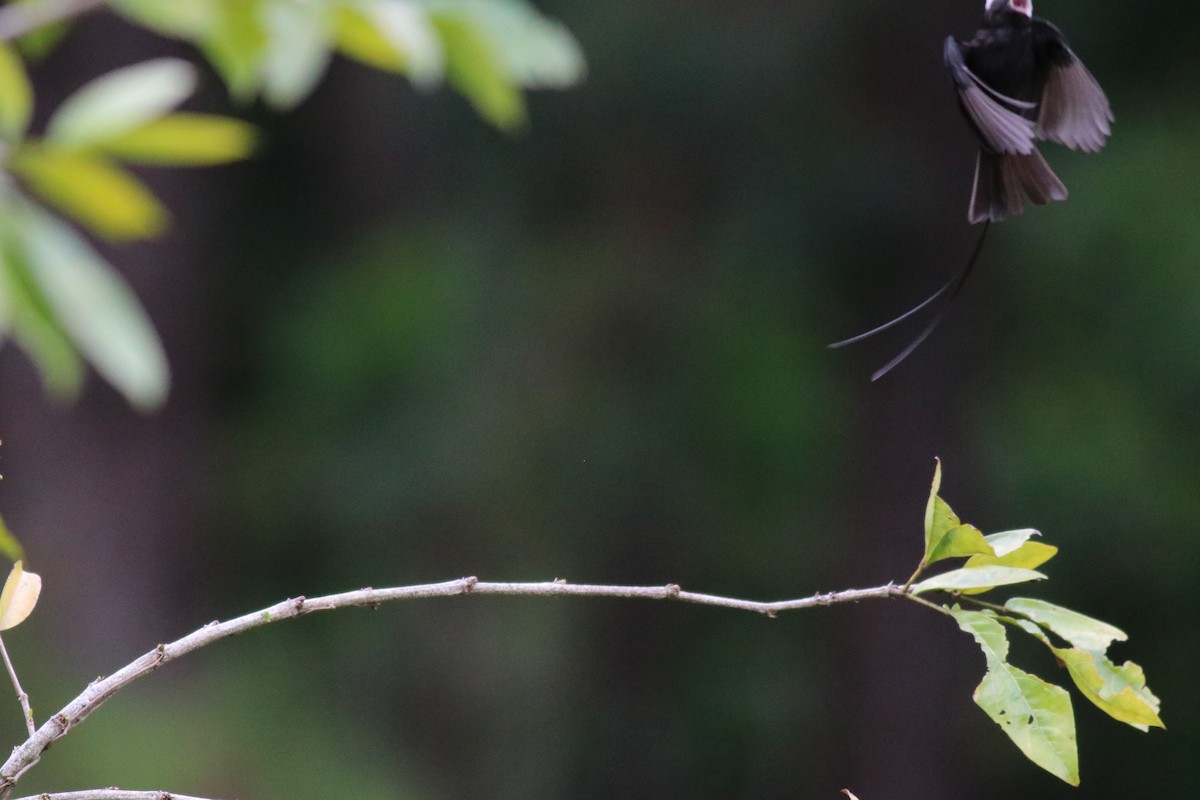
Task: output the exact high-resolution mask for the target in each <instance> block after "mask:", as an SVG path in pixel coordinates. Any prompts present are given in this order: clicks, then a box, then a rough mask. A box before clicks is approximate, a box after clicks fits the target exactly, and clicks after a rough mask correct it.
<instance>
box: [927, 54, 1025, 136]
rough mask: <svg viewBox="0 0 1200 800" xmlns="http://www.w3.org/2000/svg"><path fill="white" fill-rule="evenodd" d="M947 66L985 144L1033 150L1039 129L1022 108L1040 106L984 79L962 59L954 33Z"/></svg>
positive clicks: (966, 109) (947, 57)
mask: <svg viewBox="0 0 1200 800" xmlns="http://www.w3.org/2000/svg"><path fill="white" fill-rule="evenodd" d="M944 53H945V61H946V69H948V70H950V77H952V78H953V79H954V85H955V86H956V87H957V88H958V99H959V101H960V102H961V103H962V107H963V110H964V111H965V112H966V113H967V117H968V118H969V119H970V120H971V123H972V124H973V125H974V126H975V130H976V131H978V132H979V136H980V137H981V138H982V139H983V141H984V143H985V144H986V145H987V146H988V147H989V148H990V149H991V150H992V151H993V152H996V153H1021V154H1027V153H1031V152H1033V149H1034V142H1035V141H1036V139H1037V132H1036V130H1035V128H1034V123H1033V121H1032V120H1029V119H1026V118H1025V117H1023V116H1021V114H1020V112H1019V110H1029V109H1033V108H1036V107H1037V104H1036V103H1029V102H1026V101H1024V100H1017V99H1016V98H1013V97H1007V96H1005V95H1003V94H1001V93H1000V92H997V91H996V90H995V89H993V88H992V87H990V86H988V85H987V84H986V83H984V82H983V80H981V79H980V78H979V76H977V75H976V74H975V73H973V72H971V70H970V69H969V68H968V67H967V65H966V63H965V62H964V61H963V54H962V47H961V46H960V45H959V43H958V42H957V41H955V39H954V37H953V36H948V37H946V46H945V51H944Z"/></svg>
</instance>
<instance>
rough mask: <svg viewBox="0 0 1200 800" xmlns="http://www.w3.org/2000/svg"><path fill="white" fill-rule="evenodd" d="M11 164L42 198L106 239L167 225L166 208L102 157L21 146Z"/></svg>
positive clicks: (148, 233)
mask: <svg viewBox="0 0 1200 800" xmlns="http://www.w3.org/2000/svg"><path fill="white" fill-rule="evenodd" d="M12 169H13V171H14V172H16V173H17V174H19V175H20V176H21V177H22V178H24V179H25V180H26V181H27V182H28V184H29V186H30V188H32V189H33V191H35V192H36V193H37V194H39V195H40V196H41V197H43V198H44V199H45V200H46V201H47V202H49V203H51V204H52V205H54V206H56V207H57V208H59V209H60V210H62V211H63V213H65V214H67V215H68V216H71V217H74V218H75V219H76V220H78V221H79V222H80V223H82V224H83V225H85V226H87V227H88V228H90V229H91V230H93V231H95V232H96V233H98V234H99V235H101V236H103V237H105V238H107V239H112V240H114V241H121V240H127V239H145V238H149V237H153V236H156V235H158V234H159V233H161V232H162V230H163V229H164V228H165V227H166V224H167V212H166V209H164V208H163V207H162V205H161V204H160V203H159V202H158V200H157V199H155V197H154V195H152V194H150V191H149V190H148V189H146V187H144V186H143V185H142V184H141V183H140V182H139V181H138V180H137V179H135V178H134V177H133V176H132V175H130V174H129V173H127V172H125V171H124V170H122V169H121V168H120V167H118V166H117V165H116V164H114V163H113V162H112V161H110V160H109V159H107V158H104V157H102V156H99V155H94V154H88V153H83V152H75V151H67V152H60V151H56V150H52V149H49V148H34V147H26V148H22V149H21V150H20V151H18V153H17V156H16V158H15V159H14V160H13V163H12Z"/></svg>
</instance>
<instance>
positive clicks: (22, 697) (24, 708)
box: [0, 637, 34, 736]
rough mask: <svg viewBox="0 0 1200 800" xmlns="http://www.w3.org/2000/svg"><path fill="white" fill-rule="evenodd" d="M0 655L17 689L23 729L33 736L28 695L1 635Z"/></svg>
mask: <svg viewBox="0 0 1200 800" xmlns="http://www.w3.org/2000/svg"><path fill="white" fill-rule="evenodd" d="M0 656H4V667H5V669H7V670H8V677H9V678H10V679H11V680H12V685H13V688H14V689H16V690H17V702H18V703H20V704H21V712H22V713H23V714H24V716H25V730H27V731H29V735H30V736H33V734H34V724H33V709H32V708H30V707H29V695H27V694H25V690H24V689H22V688H21V681H19V680H18V679H17V671H16V669H14V668H13V663H12V659H10V658H9V657H8V648H7V647H5V646H4V638H3V637H0Z"/></svg>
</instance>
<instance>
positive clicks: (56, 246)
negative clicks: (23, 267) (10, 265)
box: [18, 206, 168, 410]
mask: <svg viewBox="0 0 1200 800" xmlns="http://www.w3.org/2000/svg"><path fill="white" fill-rule="evenodd" d="M20 222H21V224H20V226H19V227H18V231H19V233H20V234H22V236H23V245H24V247H23V249H24V252H25V254H26V258H27V259H28V262H29V266H30V270H31V274H32V275H33V277H34V280H36V281H37V283H38V285H39V287H40V288H41V290H42V292H43V294H44V295H45V297H46V300H47V302H48V303H49V305H50V306H51V308H52V309H53V310H54V313H55V316H56V318H57V319H58V320H60V321H61V323H62V325H63V328H64V329H65V330H66V331H67V334H68V335H69V336H70V337H71V339H72V341H74V342H75V345H76V346H77V347H78V348H79V350H80V351H81V352H82V353H83V354H84V355H85V356H86V357H87V359H88V361H90V362H91V363H92V365H93V366H94V367H95V368H96V370H97V371H98V372H99V373H100V374H101V375H102V376H103V377H104V378H105V379H106V380H107V381H108V382H109V383H111V384H112V385H113V386H114V387H115V388H116V389H117V390H118V391H120V392H121V393H122V394H123V395H125V397H126V398H127V399H128V400H129V402H130V403H131V404H133V405H134V406H135V407H137V408H139V409H141V410H151V409H153V408H156V407H157V406H159V405H161V404H162V402H163V400H164V399H165V397H166V393H167V383H168V373H167V361H166V357H165V356H164V355H163V351H162V345H161V344H159V341H158V336H157V335H156V334H155V332H154V328H153V327H152V326H151V324H150V320H149V319H148V318H147V317H146V312H145V311H143V310H142V308H141V306H140V305H138V302H137V299H136V298H135V297H134V295H133V292H132V291H131V290H130V289H129V287H128V285H126V283H125V281H124V280H123V279H122V278H121V277H120V276H119V275H118V274H117V272H116V271H115V270H114V269H113V268H112V267H111V266H110V265H109V264H107V263H106V262H105V261H104V260H103V259H102V258H101V257H100V255H99V254H98V253H96V251H95V250H93V249H92V247H91V245H89V244H88V243H87V242H86V241H84V239H83V238H82V237H81V236H80V235H79V234H78V233H76V232H75V231H74V230H73V229H72V228H71V227H70V226H69V225H67V224H65V223H63V222H61V221H59V220H57V219H55V218H54V217H52V216H51V215H49V214H47V213H45V212H43V211H41V210H40V209H37V208H35V207H33V206H30V207H28V209H27V210H26V212H25V215H24V216H23V218H22V219H21V221H20Z"/></svg>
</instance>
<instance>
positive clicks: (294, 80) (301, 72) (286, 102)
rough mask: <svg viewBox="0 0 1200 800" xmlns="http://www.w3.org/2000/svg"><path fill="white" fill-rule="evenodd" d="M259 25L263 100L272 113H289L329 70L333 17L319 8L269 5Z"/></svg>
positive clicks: (312, 6)
mask: <svg viewBox="0 0 1200 800" xmlns="http://www.w3.org/2000/svg"><path fill="white" fill-rule="evenodd" d="M263 24H264V28H265V29H266V32H267V48H266V52H265V54H264V56H263V60H262V95H263V99H264V100H266V102H267V103H268V104H269V105H271V106H272V107H274V108H276V109H280V110H286V109H290V108H292V107H294V106H295V105H296V104H298V103H299V102H300V101H301V100H303V99H304V98H306V97H308V95H309V94H310V93H311V92H312V90H313V87H314V86H316V85H317V82H318V81H319V80H320V79H321V76H322V75H324V74H325V69H326V67H328V66H329V56H330V53H329V48H330V47H331V46H332V41H331V39H332V34H333V32H332V27H333V17H332V15H331V14H330V12H329V9H328V8H327V7H326V6H325V5H323V4H318V3H272V4H270V5H268V6H266V8H265V10H264V19H263Z"/></svg>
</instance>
